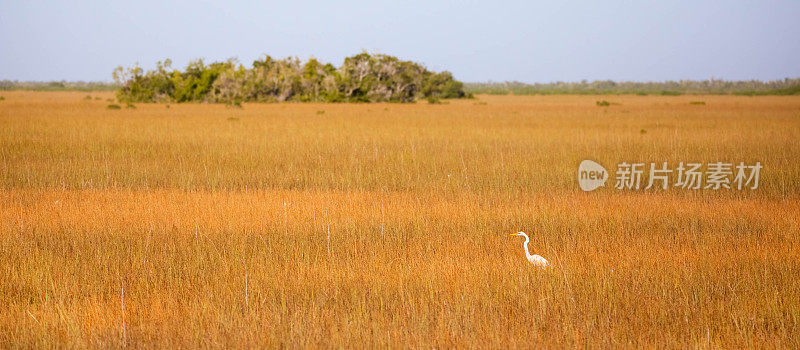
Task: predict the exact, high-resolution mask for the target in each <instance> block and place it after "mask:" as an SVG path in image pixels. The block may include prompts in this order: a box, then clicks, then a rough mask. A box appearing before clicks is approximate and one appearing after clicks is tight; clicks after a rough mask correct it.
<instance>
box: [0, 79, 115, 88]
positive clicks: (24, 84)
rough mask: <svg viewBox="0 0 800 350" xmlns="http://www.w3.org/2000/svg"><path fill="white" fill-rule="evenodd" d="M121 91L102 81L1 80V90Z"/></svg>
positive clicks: (112, 84) (113, 84)
mask: <svg viewBox="0 0 800 350" xmlns="http://www.w3.org/2000/svg"><path fill="white" fill-rule="evenodd" d="M117 89H119V85H118V84H115V83H107V82H101V81H16V80H0V90H2V91H9V90H29V91H114V90H117Z"/></svg>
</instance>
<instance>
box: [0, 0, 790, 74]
mask: <svg viewBox="0 0 800 350" xmlns="http://www.w3.org/2000/svg"><path fill="white" fill-rule="evenodd" d="M362 50H367V51H369V52H381V53H386V54H391V55H395V56H398V57H401V58H405V59H411V60H414V61H417V62H421V63H423V64H425V65H426V66H427V67H428V68H431V69H434V70H449V71H451V72H453V73H454V74H455V76H456V78H457V79H459V80H462V81H487V80H493V81H505V80H519V81H523V82H550V81H559V80H560V81H578V80H581V79H588V80H595V79H613V80H640V81H644V80H648V81H652V80H655V81H661V80H678V79H708V78H710V77H712V76H713V77H716V78H724V79H737V80H738V79H762V80H770V79H782V78H785V77H800V1H797V0H788V1H778V0H762V1H740V0H728V1H704V0H697V1H683V0H668V1H614V0H609V1H560V0H555V1H553V0H550V1H508V2H502V1H482V2H475V1H439V2H437V1H385V2H384V1H337V2H328V3H316V2H312V1H279V2H258V3H256V2H252V3H251V2H246V1H227V2H222V1H220V2H209V1H172V2H170V1H163V3H162V1H125V2H116V1H35V0H34V1H24V0H0V79H18V80H61V79H65V80H110V79H111V71H112V70H113V69H114V67H116V66H118V65H124V66H130V65H132V64H133V63H134V62H140V63H141V65H142V66H143V67H145V68H151V67H153V66H154V65H155V62H156V61H158V60H162V59H164V58H171V59H172V60H173V62H174V64H173V66H174V67H183V66H184V65H185V64H186V63H187V62H188V61H189V60H191V59H194V58H205V59H207V60H224V59H226V58H228V57H237V58H239V59H240V61H242V62H243V63H245V65H247V66H250V64H251V63H252V61H253V59H256V58H258V57H259V56H261V55H262V54H265V53H267V54H270V55H272V56H273V57H285V56H289V55H292V56H298V57H300V58H303V59H305V58H308V57H310V56H314V57H316V58H319V59H321V60H324V61H327V62H331V63H334V64H335V65H339V64H340V63H341V62H342V60H343V58H344V57H346V56H349V55H352V54H356V53H358V52H360V51H362Z"/></svg>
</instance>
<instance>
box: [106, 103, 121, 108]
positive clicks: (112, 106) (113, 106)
mask: <svg viewBox="0 0 800 350" xmlns="http://www.w3.org/2000/svg"><path fill="white" fill-rule="evenodd" d="M106 108H108V109H122V107H120V106H119V105H117V104H110V105H108V106H106Z"/></svg>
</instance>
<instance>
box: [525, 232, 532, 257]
mask: <svg viewBox="0 0 800 350" xmlns="http://www.w3.org/2000/svg"><path fill="white" fill-rule="evenodd" d="M530 241H531V239H530V238H528V237H527V236H526V237H525V256H531V252H530V251H528V242H530Z"/></svg>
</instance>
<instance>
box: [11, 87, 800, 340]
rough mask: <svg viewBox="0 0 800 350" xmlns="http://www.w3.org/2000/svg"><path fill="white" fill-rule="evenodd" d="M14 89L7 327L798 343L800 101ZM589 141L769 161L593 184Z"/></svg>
mask: <svg viewBox="0 0 800 350" xmlns="http://www.w3.org/2000/svg"><path fill="white" fill-rule="evenodd" d="M3 95H4V96H6V98H7V99H6V100H5V101H3V102H1V103H0V126H2V128H0V188H2V190H0V346H3V347H15V346H31V347H34V346H35V347H48V346H64V347H86V346H89V347H118V346H123V345H127V346H134V347H154V346H158V347H196V346H203V347H229V346H235V347H247V346H272V347H277V346H292V347H306V346H311V347H317V346H319V347H339V346H342V347H389V346H392V347H397V346H403V347H405V346H409V347H490V348H494V347H498V348H509V347H529V346H535V345H542V346H553V345H560V346H582V345H589V346H592V345H594V346H597V345H605V346H624V347H642V346H657V347H687V346H696V347H734V348H736V347H798V346H800V336H798V334H800V245H799V244H800V242H799V241H800V227H798V223H797V222H798V218H800V204H798V201H797V193H798V189H799V187H798V184H797V180H798V179H800V169H799V166H798V162H797V161H796V160H795V159H796V157H797V156H799V155H800V146H798V145H797V143H796V142H795V141H794V134H795V133H796V130H797V129H798V126H800V119H798V118H799V117H800V99H798V98H796V97H758V98H751V97H730V96H702V97H698V96H691V97H640V96H606V97H603V98H599V97H592V96H585V97H581V96H548V97H537V96H533V97H490V96H481V100H482V101H485V102H487V105H476V104H473V101H454V102H451V104H449V105H426V104H419V105H394V104H371V105H324V104H309V105H307V104H273V105H252V104H248V105H245V108H244V109H241V110H240V109H226V108H225V107H223V106H216V105H199V104H198V105H195V104H190V105H172V106H170V108H165V106H164V105H137V108H136V109H123V110H119V111H110V110H106V109H105V105H106V104H107V103H104V102H100V101H85V100H82V97H83V96H84V95H85V94H74V93H30V92H13V93H4V94H3ZM93 95H94V94H93ZM101 96H103V97H104V98H105V97H107V96H106V95H101ZM599 99H606V100H609V101H612V102H616V103H620V105H613V106H610V107H597V106H595V104H594V101H595V100H599ZM700 99H701V100H703V101H705V102H706V103H707V105H705V106H696V105H689V103H688V102H689V101H690V100H691V101H694V100H700ZM318 110H325V113H323V114H318V113H316V111H318ZM229 118H238V119H234V120H229ZM641 129H646V130H647V133H646V134H641V133H640V130H641ZM585 158H591V159H596V160H598V161H600V162H601V163H603V164H605V165H607V166H611V165H612V164H616V163H617V162H620V161H644V162H649V161H653V162H661V161H669V162H677V161H703V162H711V161H718V160H719V161H745V162H750V163H752V162H753V161H755V160H758V161H761V162H762V163H763V164H765V170H764V172H763V173H762V187H761V188H759V189H758V190H754V191H697V192H692V191H681V190H677V189H671V190H669V191H666V192H665V191H638V192H636V191H617V190H613V189H608V188H604V189H600V190H598V191H597V192H594V193H582V192H580V191H579V190H578V189H577V184H576V182H575V172H576V170H577V164H578V162H580V160H581V159H585ZM612 168H613V167H612ZM448 175H449V176H448ZM518 230H525V231H527V232H529V233H532V244H533V246H534V247H535V248H534V249H535V250H536V251H537V252H540V253H541V254H542V255H544V256H545V257H547V258H548V259H550V260H551V262H552V263H554V265H555V268H554V269H552V270H551V271H547V272H544V271H538V270H535V269H532V268H531V267H530V265H528V264H527V262H526V261H525V259H524V257H523V253H522V249H521V240H519V239H515V238H512V237H508V236H507V234H508V233H511V232H515V231H518ZM123 286H124V310H125V316H124V317H125V327H124V328H123V326H122V325H123V323H122V318H123V317H122V315H123V313H122V310H123V307H122V300H123V296H122V287H123Z"/></svg>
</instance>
